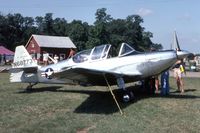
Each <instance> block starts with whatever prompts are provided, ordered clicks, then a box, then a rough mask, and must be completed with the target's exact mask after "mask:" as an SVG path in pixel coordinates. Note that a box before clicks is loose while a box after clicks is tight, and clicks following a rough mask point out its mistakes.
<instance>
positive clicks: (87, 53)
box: [73, 43, 135, 63]
mask: <svg viewBox="0 0 200 133" xmlns="http://www.w3.org/2000/svg"><path fill="white" fill-rule="evenodd" d="M111 47H112V45H111V44H103V45H100V46H96V47H94V48H93V49H88V50H83V51H80V52H78V53H77V54H76V55H74V57H73V61H74V62H75V63H82V62H86V61H92V60H102V59H106V58H108V57H109V58H110V56H109V51H110V50H111ZM133 51H135V50H134V49H133V48H132V47H131V46H129V45H128V44H127V43H122V44H121V47H120V50H119V53H118V56H124V55H127V54H129V53H131V52H133Z"/></svg>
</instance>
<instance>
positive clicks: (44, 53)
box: [43, 51, 49, 66]
mask: <svg viewBox="0 0 200 133" xmlns="http://www.w3.org/2000/svg"><path fill="white" fill-rule="evenodd" d="M48 58H49V54H48V53H47V52H46V51H44V52H43V62H44V65H45V66H46V65H48Z"/></svg>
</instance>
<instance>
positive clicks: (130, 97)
mask: <svg viewBox="0 0 200 133" xmlns="http://www.w3.org/2000/svg"><path fill="white" fill-rule="evenodd" d="M117 85H118V87H119V88H120V89H122V90H123V97H122V101H123V102H126V103H127V102H130V101H131V100H133V99H134V94H133V92H132V91H128V90H126V88H125V83H124V79H123V78H122V77H120V78H117Z"/></svg>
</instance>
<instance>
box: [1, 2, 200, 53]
mask: <svg viewBox="0 0 200 133" xmlns="http://www.w3.org/2000/svg"><path fill="white" fill-rule="evenodd" d="M0 3H1V4H0V12H1V13H3V14H4V15H7V14H8V13H21V14H22V15H23V16H24V17H25V16H31V17H36V16H44V15H45V14H46V13H53V16H54V17H55V18H56V17H60V18H65V19H66V20H67V21H68V22H71V21H72V20H74V19H76V20H82V21H84V22H88V23H89V24H93V22H94V21H95V12H96V10H97V9H99V8H107V14H110V15H111V16H112V17H113V18H115V19H117V18H122V19H124V18H126V17H127V16H128V15H133V14H139V15H141V16H142V18H143V19H144V23H143V24H142V25H143V26H144V27H145V30H146V31H150V32H152V33H153V36H154V37H153V38H152V41H153V42H154V43H161V44H162V45H163V46H164V49H169V48H170V44H171V43H172V42H173V32H174V30H176V32H177V35H178V39H179V43H180V45H181V48H182V49H186V50H188V51H191V52H195V53H200V26H199V24H200V13H199V12H200V7H199V5H200V1H199V0H52V1H50V0H33V1H29V0H0Z"/></svg>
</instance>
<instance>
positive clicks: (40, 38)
mask: <svg viewBox="0 0 200 133" xmlns="http://www.w3.org/2000/svg"><path fill="white" fill-rule="evenodd" d="M32 38H34V39H35V41H36V42H37V43H38V45H39V46H40V47H48V48H55V47H56V48H76V46H75V45H74V43H73V42H72V41H71V39H70V38H69V37H63V36H47V35H32V36H31V38H30V39H29V41H28V42H27V44H26V46H27V45H28V44H29V42H30V40H31V39H32Z"/></svg>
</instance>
